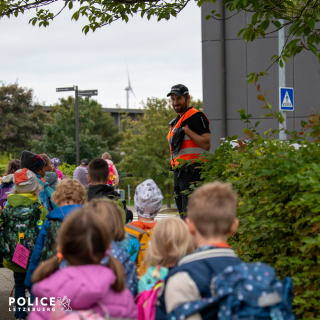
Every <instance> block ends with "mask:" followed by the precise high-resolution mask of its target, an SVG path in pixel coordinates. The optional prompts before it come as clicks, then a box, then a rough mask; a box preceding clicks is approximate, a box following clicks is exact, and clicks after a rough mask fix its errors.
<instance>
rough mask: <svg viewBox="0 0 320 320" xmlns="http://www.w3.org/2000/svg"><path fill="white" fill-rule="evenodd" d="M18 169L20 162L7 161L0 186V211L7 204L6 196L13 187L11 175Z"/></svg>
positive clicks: (14, 160) (16, 160)
mask: <svg viewBox="0 0 320 320" xmlns="http://www.w3.org/2000/svg"><path fill="white" fill-rule="evenodd" d="M19 169H20V160H18V159H12V160H10V161H9V164H8V168H7V171H6V172H5V174H4V176H3V178H2V179H1V184H0V207H1V209H2V208H3V207H4V206H5V204H6V202H7V198H8V195H9V194H10V193H11V189H12V187H13V185H14V183H13V174H14V173H15V172H16V171H17V170H19Z"/></svg>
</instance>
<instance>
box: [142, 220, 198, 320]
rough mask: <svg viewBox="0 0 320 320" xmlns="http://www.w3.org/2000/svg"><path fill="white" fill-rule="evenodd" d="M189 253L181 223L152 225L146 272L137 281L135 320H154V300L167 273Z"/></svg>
mask: <svg viewBox="0 0 320 320" xmlns="http://www.w3.org/2000/svg"><path fill="white" fill-rule="evenodd" d="M192 252H193V244H192V241H191V237H190V234H189V231H188V227H187V225H186V223H185V222H184V221H182V220H181V219H177V218H174V217H173V218H167V219H163V220H161V221H159V222H158V223H157V224H156V226H155V228H154V231H153V233H152V240H151V244H150V246H149V248H148V251H147V253H146V256H145V262H146V264H147V266H148V270H147V272H146V274H145V275H144V276H143V277H142V278H141V279H140V280H139V286H138V290H139V294H138V296H137V297H136V302H137V309H138V320H154V319H155V314H156V301H157V296H158V294H159V292H160V290H161V288H162V287H163V281H164V279H165V278H166V277H167V275H168V272H169V269H170V268H172V267H174V266H175V265H176V264H177V262H178V261H179V260H180V259H181V258H183V257H184V256H185V255H187V254H190V253H192Z"/></svg>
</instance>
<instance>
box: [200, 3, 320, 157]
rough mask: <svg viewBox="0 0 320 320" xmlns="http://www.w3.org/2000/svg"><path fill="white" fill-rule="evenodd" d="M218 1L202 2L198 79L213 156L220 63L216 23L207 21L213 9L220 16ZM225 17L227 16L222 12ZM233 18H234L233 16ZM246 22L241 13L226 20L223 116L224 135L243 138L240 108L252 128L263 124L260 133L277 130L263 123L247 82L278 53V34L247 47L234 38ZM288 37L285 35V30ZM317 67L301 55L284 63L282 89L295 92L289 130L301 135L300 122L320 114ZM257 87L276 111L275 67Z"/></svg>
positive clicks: (306, 54)
mask: <svg viewBox="0 0 320 320" xmlns="http://www.w3.org/2000/svg"><path fill="white" fill-rule="evenodd" d="M219 7H220V6H219V2H217V3H216V4H209V3H204V4H203V6H202V9H201V23H202V79H203V107H204V113H205V114H206V115H207V117H208V118H209V119H210V127H211V138H212V149H211V150H212V151H213V150H214V149H216V148H217V147H218V146H219V140H220V138H221V137H222V135H221V130H222V129H221V64H220V45H221V42H220V21H217V20H214V19H210V20H205V17H206V16H207V15H209V14H211V11H212V10H217V12H219V11H220V10H219ZM225 14H226V17H229V16H230V15H231V14H230V12H228V10H226V12H225ZM233 14H234V13H233ZM248 22H250V19H249V14H247V13H245V12H242V13H239V14H238V15H236V16H234V17H232V18H231V19H229V20H226V21H225V38H226V91H227V98H226V109H227V111H226V114H227V135H229V136H232V135H235V134H238V135H239V137H243V136H244V134H243V133H242V129H243V128H246V125H245V124H243V123H242V122H241V121H240V117H239V113H238V112H237V111H238V110H240V109H241V108H244V109H245V110H246V112H247V113H251V114H252V116H253V123H255V122H256V121H261V123H260V125H259V127H258V131H259V132H260V133H263V132H264V131H266V130H268V129H270V128H273V129H277V128H278V123H277V122H276V121H274V120H270V119H264V118H261V116H262V115H263V114H265V113H266V109H261V108H260V107H261V106H262V105H263V102H262V101H259V100H257V98H256V97H257V92H256V90H255V87H254V85H252V84H250V85H249V86H248V85H247V83H246V76H247V75H248V74H249V73H251V72H260V71H264V70H265V69H266V68H267V67H268V66H269V65H270V64H271V62H270V58H271V57H272V56H273V55H275V54H278V34H277V32H275V33H273V34H271V35H269V36H267V37H266V38H265V39H263V38H259V39H256V40H254V41H253V42H248V43H247V42H245V41H243V40H242V38H241V37H240V38H238V37H237V34H238V32H239V30H240V29H242V28H245V27H246V25H247V23H248ZM286 34H287V30H286ZM319 70H320V65H319V62H318V59H317V58H316V57H315V56H314V55H313V54H312V53H310V52H308V51H306V50H304V51H302V52H301V53H300V54H298V55H297V56H296V57H295V58H293V59H290V60H288V63H287V64H286V86H287V87H294V90H295V91H294V103H295V111H293V112H287V128H288V130H291V131H292V130H300V128H301V126H300V123H301V120H302V119H303V120H305V121H306V119H308V116H309V115H310V114H311V113H312V110H311V109H316V110H317V111H320V106H319V103H320V88H319V86H320V76H319ZM259 84H260V85H261V89H262V91H263V92H265V91H266V90H268V93H267V99H268V102H269V103H270V104H271V105H272V107H273V109H274V110H278V109H279V107H278V105H279V102H278V99H279V86H278V65H277V64H275V65H273V66H272V67H271V68H270V69H269V70H268V76H265V77H261V78H260V79H259Z"/></svg>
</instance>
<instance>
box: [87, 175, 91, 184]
mask: <svg viewBox="0 0 320 320" xmlns="http://www.w3.org/2000/svg"><path fill="white" fill-rule="evenodd" d="M87 179H88V181H89V182H90V183H91V179H90V176H89V175H88V174H87Z"/></svg>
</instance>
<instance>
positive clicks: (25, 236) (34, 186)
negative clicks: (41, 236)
mask: <svg viewBox="0 0 320 320" xmlns="http://www.w3.org/2000/svg"><path fill="white" fill-rule="evenodd" d="M13 179H14V187H15V189H14V191H13V194H10V195H9V196H8V203H7V205H6V207H5V208H4V209H3V211H2V214H1V219H2V221H3V226H4V230H3V233H2V234H1V236H0V243H1V251H3V252H4V258H3V265H4V266H5V267H6V268H8V269H10V270H12V271H13V276H14V281H15V301H18V299H19V298H24V297H25V290H26V287H25V286H24V280H25V277H26V272H27V265H22V264H17V263H15V262H13V260H14V258H13V255H14V252H15V251H16V250H19V248H20V246H23V247H24V248H26V249H27V250H28V251H29V259H28V262H29V261H30V257H31V254H32V251H33V249H34V245H35V242H36V240H37V236H38V233H39V229H38V226H37V220H39V219H40V216H41V209H42V208H43V206H41V204H40V203H39V202H38V197H37V192H38V179H37V177H36V175H35V174H34V173H33V172H31V171H30V170H28V169H26V168H24V169H19V170H17V171H16V172H15V173H14V178H13ZM41 207H42V208H41ZM43 209H44V208H43ZM44 213H45V214H46V213H47V211H45V212H44ZM16 307H17V308H16V311H15V314H14V315H15V317H16V319H19V320H22V319H25V318H26V316H27V312H26V311H23V308H24V307H26V304H24V305H21V306H20V308H18V306H16Z"/></svg>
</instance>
